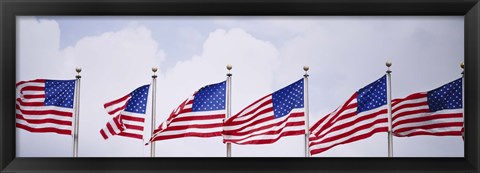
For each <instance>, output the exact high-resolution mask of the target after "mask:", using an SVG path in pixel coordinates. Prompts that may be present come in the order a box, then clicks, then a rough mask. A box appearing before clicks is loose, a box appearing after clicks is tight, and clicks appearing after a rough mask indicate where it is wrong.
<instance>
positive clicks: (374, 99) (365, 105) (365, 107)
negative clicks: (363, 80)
mask: <svg viewBox="0 0 480 173" xmlns="http://www.w3.org/2000/svg"><path fill="white" fill-rule="evenodd" d="M386 104H387V76H386V75H384V76H383V77H381V78H380V79H378V80H376V81H375V82H372V83H371V84H368V85H367V86H365V87H363V88H362V89H360V90H358V95H357V113H360V112H364V111H369V110H372V109H375V108H378V107H380V106H382V105H386Z"/></svg>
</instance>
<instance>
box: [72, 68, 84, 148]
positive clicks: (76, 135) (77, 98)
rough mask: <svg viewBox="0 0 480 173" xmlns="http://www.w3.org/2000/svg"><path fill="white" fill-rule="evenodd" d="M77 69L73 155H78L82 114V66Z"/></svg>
mask: <svg viewBox="0 0 480 173" xmlns="http://www.w3.org/2000/svg"><path fill="white" fill-rule="evenodd" d="M75 71H77V76H75V77H76V79H75V80H76V81H75V109H74V112H75V118H74V121H75V124H74V126H73V157H78V121H79V116H80V103H79V102H80V78H82V76H80V72H81V71H82V68H80V67H77V68H76V69H75Z"/></svg>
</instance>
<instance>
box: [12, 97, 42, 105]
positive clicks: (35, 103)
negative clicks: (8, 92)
mask: <svg viewBox="0 0 480 173" xmlns="http://www.w3.org/2000/svg"><path fill="white" fill-rule="evenodd" d="M17 103H18V104H20V105H22V106H44V104H43V102H24V101H23V100H22V99H20V98H17Z"/></svg>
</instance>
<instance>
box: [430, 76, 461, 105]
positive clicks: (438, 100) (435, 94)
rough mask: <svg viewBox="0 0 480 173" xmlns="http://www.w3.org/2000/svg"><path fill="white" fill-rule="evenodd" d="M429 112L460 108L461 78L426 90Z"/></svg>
mask: <svg viewBox="0 0 480 173" xmlns="http://www.w3.org/2000/svg"><path fill="white" fill-rule="evenodd" d="M427 101H428V107H429V108H430V112H435V111H440V110H443V109H458V108H462V78H460V79H457V80H454V81H453V82H450V83H448V84H445V85H443V86H441V87H439V88H437V89H434V90H431V91H428V92H427Z"/></svg>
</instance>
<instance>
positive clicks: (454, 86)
mask: <svg viewBox="0 0 480 173" xmlns="http://www.w3.org/2000/svg"><path fill="white" fill-rule="evenodd" d="M392 128H393V134H394V135H395V136H398V137H407V136H417V135H433V136H461V135H462V128H463V108H462V79H461V78H460V79H457V80H455V81H452V82H450V83H448V84H445V85H443V86H441V87H439V88H437V89H434V90H431V91H428V92H419V93H414V94H411V95H409V96H407V97H405V98H402V99H395V100H393V101H392Z"/></svg>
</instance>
